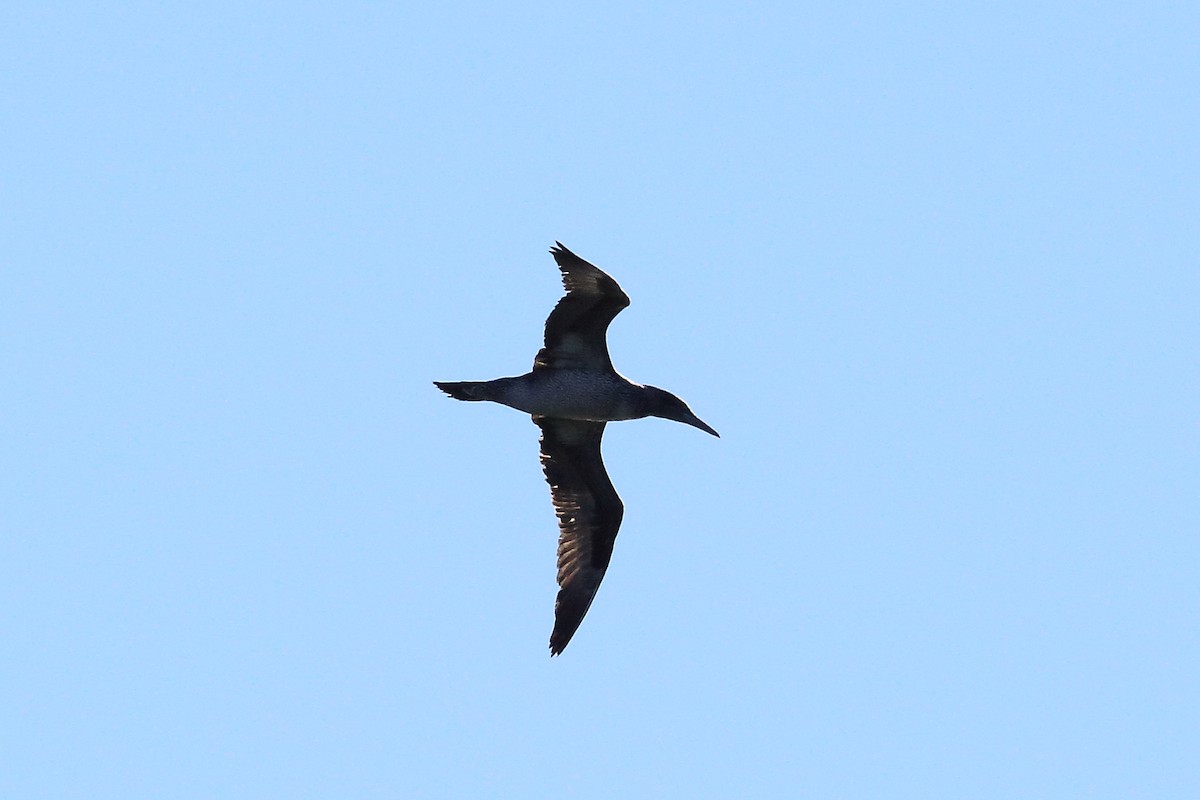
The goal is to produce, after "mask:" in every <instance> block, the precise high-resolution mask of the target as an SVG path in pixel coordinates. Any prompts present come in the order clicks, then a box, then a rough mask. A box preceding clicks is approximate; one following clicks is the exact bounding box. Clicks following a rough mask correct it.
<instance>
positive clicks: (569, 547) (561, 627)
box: [533, 417, 625, 655]
mask: <svg viewBox="0 0 1200 800" xmlns="http://www.w3.org/2000/svg"><path fill="white" fill-rule="evenodd" d="M533 421H534V422H536V423H537V424H538V427H540V428H541V429H542V440H541V446H542V469H543V470H544V471H545V473H546V482H547V483H549V484H550V496H551V499H552V500H553V501H554V511H555V513H556V514H557V515H558V529H559V539H558V585H559V591H558V598H557V599H556V600H555V602H554V631H553V633H551V634H550V654H551V655H558V654H559V653H561V652H562V651H563V648H564V647H566V646H567V642H569V641H571V637H572V636H574V635H575V631H576V629H578V628H579V623H581V622H583V616H584V615H585V614H587V611H588V608H589V607H590V606H591V604H592V598H593V597H595V596H596V590H597V589H598V588H600V581H601V580H602V579H603V578H604V571H605V570H606V569H608V562H609V559H610V558H612V549H613V543H614V542H615V541H616V538H617V529H619V528H620V527H621V517H622V516H624V514H625V506H624V505H623V504H622V503H621V498H620V497H618V496H617V490H616V489H614V488H613V485H612V481H610V480H609V479H608V473H607V472H605V470H604V462H603V461H602V460H601V459H600V437H601V436H602V435H603V434H604V423H603V422H587V421H583V420H571V419H554V418H550V417H534V420H533Z"/></svg>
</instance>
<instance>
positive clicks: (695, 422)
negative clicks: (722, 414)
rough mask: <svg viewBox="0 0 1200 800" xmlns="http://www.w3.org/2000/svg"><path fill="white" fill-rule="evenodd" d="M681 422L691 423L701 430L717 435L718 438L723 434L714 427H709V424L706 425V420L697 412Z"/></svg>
mask: <svg viewBox="0 0 1200 800" xmlns="http://www.w3.org/2000/svg"><path fill="white" fill-rule="evenodd" d="M680 422H686V423H687V424H688V425H691V426H692V427H693V428H699V429H700V430H702V431H704V432H705V433H711V434H712V435H713V436H715V437H717V438H718V439H720V438H721V434H719V433H717V432H716V431H714V430H713V429H712V428H710V427H708V425H706V424H705V423H704V420H702V419H700V418H699V417H697V416H696V415H695V414H692V416H691V418H690V419H684V420H680Z"/></svg>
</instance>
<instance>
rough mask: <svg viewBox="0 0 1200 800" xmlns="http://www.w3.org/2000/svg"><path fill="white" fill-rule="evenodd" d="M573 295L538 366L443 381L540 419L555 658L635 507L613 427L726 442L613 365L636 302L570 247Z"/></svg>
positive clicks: (565, 262)
mask: <svg viewBox="0 0 1200 800" xmlns="http://www.w3.org/2000/svg"><path fill="white" fill-rule="evenodd" d="M550 253H551V255H553V256H554V260H555V262H556V263H557V264H558V269H559V271H560V272H562V282H563V287H564V288H565V289H566V290H567V293H566V295H565V296H564V297H563V298H562V299H560V300H559V301H558V304H557V305H556V306H555V307H554V310H553V311H551V312H550V316H549V317H548V318H547V319H546V346H545V347H543V348H542V349H541V350H539V351H538V354H537V356H536V357H535V358H534V359H533V369H532V370H531V371H530V372H528V373H526V374H524V375H520V376H517V377H513V378H497V379H496V380H492V381H459V382H446V381H434V385H435V386H437V387H438V388H439V389H441V390H442V391H443V392H445V393H446V394H448V395H450V396H451V397H453V398H454V399H456V400H490V401H492V402H494V403H501V404H503V405H506V406H509V407H511V408H515V409H517V410H519V411H524V412H525V413H527V414H531V415H532V416H533V421H534V423H536V424H537V426H538V427H539V428H541V429H542V438H541V451H542V453H541V458H542V470H543V471H544V472H545V474H546V482H547V483H549V484H550V497H551V500H552V501H553V503H554V511H555V514H556V515H557V516H558V529H559V539H558V586H559V591H558V598H557V599H556V600H555V603H554V630H553V632H552V633H551V634H550V655H552V656H556V655H558V654H559V653H561V652H562V651H563V648H565V647H566V646H567V643H568V642H570V641H571V637H572V636H574V635H575V631H576V630H578V628H579V623H581V622H583V617H584V615H585V614H587V611H588V608H589V607H590V606H591V604H592V599H593V598H594V597H595V596H596V590H597V589H598V588H600V581H601V580H603V578H604V571H605V570H606V569H608V562H609V559H611V558H612V551H613V543H614V542H615V541H616V538H617V529H618V528H620V527H621V518H622V516H623V515H624V513H625V506H624V505H623V504H622V503H621V498H620V497H618V496H617V491H616V489H614V488H613V485H612V481H610V480H609V478H608V473H607V472H606V471H605V469H604V462H603V461H602V460H601V458H600V437H601V436H603V435H604V426H605V424H607V423H608V422H612V421H616V420H627V419H640V418H642V417H662V418H664V419H670V420H675V421H676V422H683V423H685V424H688V425H692V426H694V427H696V428H699V429H700V430H702V431H705V432H707V433H711V434H712V435H713V436H717V437H718V438H719V437H720V434H718V433H717V432H716V431H715V430H713V429H712V428H710V427H709V426H708V425H706V424H705V423H704V422H702V421H701V420H700V418H699V417H697V416H696V415H695V414H693V413H692V410H691V409H690V408H688V407H687V404H686V403H684V402H683V401H682V400H680V399H679V398H678V397H676V396H675V395H673V394H671V393H670V392H666V391H663V390H662V389H658V388H656V387H654V386H642V385H639V384H636V383H632V382H631V381H628V380H626V379H625V378H624V377H622V376H621V375H619V374H618V373H617V371H616V370H615V369H613V365H612V359H610V358H609V356H608V343H607V342H606V340H605V335H606V333H607V331H608V324H609V323H610V322H612V320H613V317H615V316H616V315H617V314H618V313H620V311H621V309H623V308H625V307H626V306H627V305H629V298H628V297H627V296H626V295H625V292H623V291H621V287H620V286H618V285H617V282H616V281H614V280H613V279H612V278H610V277H609V276H608V275H606V274H605V273H604V272H603V271H601V270H600V269H599V268H598V267H596V266H594V265H592V264H589V263H588V262H586V261H584V260H583V259H582V258H580V257H579V256H577V255H575V254H574V253H572V252H571V251H570V250H568V249H567V248H566V247H564V246H563V245H562V243H561V242H555V246H554V247H552V248H551V249H550Z"/></svg>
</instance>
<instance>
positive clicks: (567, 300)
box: [533, 242, 629, 371]
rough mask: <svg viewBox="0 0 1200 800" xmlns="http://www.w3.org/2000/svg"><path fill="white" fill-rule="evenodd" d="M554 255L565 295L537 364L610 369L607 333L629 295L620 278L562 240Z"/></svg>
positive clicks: (548, 328)
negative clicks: (619, 280)
mask: <svg viewBox="0 0 1200 800" xmlns="http://www.w3.org/2000/svg"><path fill="white" fill-rule="evenodd" d="M550 253H551V254H552V255H553V256H554V260H555V262H556V263H557V264H558V269H559V270H560V271H561V272H562V281H563V287H564V288H566V290H567V294H566V296H565V297H563V298H562V299H561V300H559V301H558V305H556V306H555V307H554V310H553V311H551V312H550V316H549V317H548V318H547V319H546V346H545V347H543V348H542V349H541V350H539V351H538V354H537V357H536V358H534V360H533V368H534V369H535V370H536V369H543V368H546V367H553V368H556V369H588V370H609V371H611V370H612V368H613V366H612V360H611V359H610V358H609V357H608V343H607V341H606V339H605V335H606V334H607V332H608V323H610V322H612V320H613V317H615V316H616V315H617V314H618V313H620V311H621V309H623V308H625V306H627V305H629V298H628V297H627V296H626V295H625V292H623V291H621V287H620V286H618V285H617V282H616V281H614V280H613V279H612V278H610V277H608V275H606V274H604V272H603V271H602V270H600V269H599V268H598V267H596V266H594V265H592V264H589V263H588V262H586V261H584V260H583V259H582V258H580V257H579V256H577V255H575V254H574V253H572V252H571V251H570V250H568V249H567V248H565V247H563V245H562V242H555V243H554V247H552V248H550Z"/></svg>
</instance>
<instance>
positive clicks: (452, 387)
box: [433, 381, 489, 400]
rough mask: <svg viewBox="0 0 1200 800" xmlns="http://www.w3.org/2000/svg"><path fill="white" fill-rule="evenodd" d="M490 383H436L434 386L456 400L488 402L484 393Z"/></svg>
mask: <svg viewBox="0 0 1200 800" xmlns="http://www.w3.org/2000/svg"><path fill="white" fill-rule="evenodd" d="M488 383H489V381H457V382H452V381H434V382H433V385H434V386H436V387H438V388H439V389H441V390H442V391H443V392H445V393H446V394H448V395H450V396H451V397H453V398H454V399H455V400H487V399H488V398H487V396H486V394H485V393H484V391H483V387H484V386H486V385H487V384H488Z"/></svg>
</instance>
